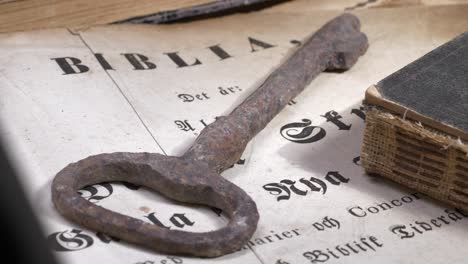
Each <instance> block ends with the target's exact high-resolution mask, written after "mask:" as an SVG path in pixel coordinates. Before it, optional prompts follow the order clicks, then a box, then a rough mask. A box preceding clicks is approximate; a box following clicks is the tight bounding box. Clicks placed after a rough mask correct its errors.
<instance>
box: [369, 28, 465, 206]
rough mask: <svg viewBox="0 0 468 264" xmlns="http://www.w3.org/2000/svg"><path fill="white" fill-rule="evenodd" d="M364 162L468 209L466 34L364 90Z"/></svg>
mask: <svg viewBox="0 0 468 264" xmlns="http://www.w3.org/2000/svg"><path fill="white" fill-rule="evenodd" d="M365 101H366V103H367V104H368V106H369V107H370V109H369V111H368V112H367V120H366V123H367V124H366V129H365V135H364V143H363V147H362V155H361V158H362V164H363V166H364V168H365V169H366V171H367V172H368V173H375V174H378V175H382V176H384V177H387V178H389V179H392V180H394V181H396V182H398V183H401V184H404V185H406V186H408V187H410V188H413V189H415V190H418V191H420V192H422V193H425V194H427V195H429V196H432V197H434V198H436V199H439V200H441V201H444V202H446V203H448V204H450V205H452V206H455V207H458V208H462V209H464V210H467V211H468V145H467V141H468V32H465V33H464V34H462V35H460V36H458V37H456V38H454V39H453V40H451V41H450V42H447V43H446V44H444V45H442V46H440V47H438V48H436V49H435V50H433V51H431V52H430V53H428V54H426V55H424V56H423V57H421V58H420V59H418V60H416V61H414V62H413V63H411V64H409V65H407V66H406V67H404V68H403V69H401V70H399V71H397V72H395V73H394V74H392V75H390V76H388V77H386V78H385V79H383V80H382V81H380V82H379V83H377V85H375V86H372V87H370V88H369V89H368V90H367V92H366V98H365Z"/></svg>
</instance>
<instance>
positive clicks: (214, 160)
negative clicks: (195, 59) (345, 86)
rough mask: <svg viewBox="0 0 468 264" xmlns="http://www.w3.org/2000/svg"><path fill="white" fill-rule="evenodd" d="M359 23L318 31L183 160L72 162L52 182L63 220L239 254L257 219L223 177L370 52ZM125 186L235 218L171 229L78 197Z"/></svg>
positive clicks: (179, 249) (147, 242) (120, 156)
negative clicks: (266, 132)
mask: <svg viewBox="0 0 468 264" xmlns="http://www.w3.org/2000/svg"><path fill="white" fill-rule="evenodd" d="M359 29H360V23H359V19H358V18H357V17H355V16H354V15H351V14H343V15H340V16H338V17H336V18H334V19H333V20H331V21H329V22H328V23H327V24H325V25H324V26H323V27H322V28H320V29H319V30H318V31H317V32H316V33H315V34H314V35H313V36H312V37H311V38H310V39H308V40H307V41H306V42H304V44H303V45H302V46H301V47H300V48H298V49H297V50H296V52H294V54H292V55H291V57H290V58H289V59H288V60H286V61H285V62H284V63H283V64H282V65H281V66H279V67H278V68H277V69H276V70H275V71H273V72H272V73H271V74H270V76H268V77H267V78H266V79H265V81H264V82H263V83H262V84H261V85H260V87H259V88H257V89H256V90H255V91H254V92H253V93H252V94H251V95H250V96H249V97H248V98H247V99H246V100H245V101H244V102H242V104H240V105H239V106H238V107H237V108H235V109H234V110H233V111H232V112H231V114H229V115H228V116H223V117H220V118H218V119H217V120H216V121H215V122H213V123H212V124H210V125H209V126H207V127H206V128H205V129H203V130H202V131H201V133H200V135H199V136H198V138H197V139H196V140H195V143H194V144H193V145H192V146H191V147H190V149H189V150H188V151H187V152H186V153H185V154H184V155H182V156H181V157H172V156H164V155H160V154H156V153H126V152H124V153H122V152H119V153H110V154H99V155H96V156H91V157H88V158H85V159H83V160H80V161H78V162H76V163H72V164H69V165H68V166H67V167H65V168H64V169H63V170H61V171H60V172H59V173H58V174H57V175H56V177H55V179H54V181H53V183H52V200H53V203H54V204H55V207H56V208H57V210H58V211H59V212H60V213H61V214H63V215H64V216H65V217H66V218H68V219H70V220H72V221H75V222H77V223H79V224H81V225H83V226H85V227H88V228H90V229H93V230H96V231H100V232H103V233H106V234H108V235H111V236H114V237H118V238H121V239H122V240H125V241H128V242H131V243H135V244H139V245H142V246H145V247H148V248H151V249H154V250H156V251H159V252H165V253H170V254H184V255H194V256H204V257H216V256H221V255H224V254H228V253H231V252H234V251H237V250H239V249H240V248H241V247H242V246H243V245H244V244H245V243H246V242H247V241H248V240H249V239H250V237H251V236H252V234H253V233H254V231H255V229H256V227H257V222H258V219H259V215H258V211H257V206H256V204H255V202H254V201H253V200H252V199H251V198H250V196H249V195H248V194H246V193H245V192H244V191H243V190H242V189H241V188H239V187H237V186H236V185H234V184H232V183H231V182H229V181H227V180H225V179H224V178H223V177H221V176H220V173H221V172H222V171H224V170H226V169H227V168H229V167H230V166H231V165H233V164H234V163H235V162H237V161H238V160H239V158H240V157H241V154H242V152H243V151H244V149H245V147H246V145H247V143H248V142H249V141H250V139H252V137H254V136H255V135H256V134H257V133H258V132H260V131H261V130H262V129H263V128H264V127H265V126H266V125H267V124H268V122H269V121H270V120H271V119H273V117H275V115H276V114H278V113H279V112H280V111H281V109H283V108H284V106H286V104H287V103H288V102H289V101H291V99H293V98H294V97H295V96H296V95H298V94H299V93H300V92H301V91H302V90H303V89H304V88H305V87H306V86H307V85H308V84H309V83H310V82H311V81H312V79H314V78H315V77H316V76H317V75H318V74H319V73H321V72H322V71H324V70H338V71H342V70H347V69H349V68H350V67H351V66H353V65H354V63H355V62H356V61H357V59H358V58H359V56H361V55H362V54H364V52H365V51H366V49H367V46H368V42H367V37H366V35H364V34H363V33H361V32H360V31H359ZM109 181H125V182H130V183H134V184H137V185H142V186H146V187H148V188H150V189H153V190H155V191H158V192H159V193H161V194H163V195H165V196H167V197H169V198H172V199H174V200H177V201H180V202H186V203H194V204H201V205H207V206H211V207H216V208H220V209H222V210H223V212H225V213H226V214H227V215H228V216H229V218H230V220H229V223H228V224H227V225H226V226H225V227H222V228H220V229H218V230H215V231H210V232H204V233H194V232H184V231H178V230H169V229H166V228H163V227H159V226H156V225H153V224H150V223H147V222H145V221H143V220H140V219H136V218H133V217H130V216H127V215H122V214H119V213H116V212H113V211H110V210H108V209H105V208H102V207H100V206H97V205H95V204H93V203H91V202H89V201H87V200H85V199H84V198H82V197H81V196H80V195H79V194H78V192H77V191H78V190H79V189H80V188H83V187H85V186H87V185H91V184H96V183H101V182H109Z"/></svg>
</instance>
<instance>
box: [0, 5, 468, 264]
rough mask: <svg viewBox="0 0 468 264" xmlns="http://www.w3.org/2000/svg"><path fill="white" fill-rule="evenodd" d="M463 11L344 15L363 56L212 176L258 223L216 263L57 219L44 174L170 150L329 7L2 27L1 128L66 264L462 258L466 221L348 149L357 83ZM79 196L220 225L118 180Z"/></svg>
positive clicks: (159, 220)
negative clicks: (77, 26) (107, 157)
mask: <svg viewBox="0 0 468 264" xmlns="http://www.w3.org/2000/svg"><path fill="white" fill-rule="evenodd" d="M467 13H468V6H462V5H460V6H455V5H454V6H442V7H441V6H439V7H437V8H434V7H424V8H422V7H408V8H404V9H384V8H382V9H375V10H357V11H355V14H356V15H357V16H358V17H359V18H360V19H361V24H362V30H363V32H365V33H366V34H367V36H368V37H369V43H370V46H369V50H368V51H367V53H366V54H365V55H364V56H363V57H362V58H361V59H360V60H359V61H358V63H357V64H356V65H355V66H354V67H353V68H352V69H351V70H349V71H347V72H344V73H323V74H321V75H320V76H319V77H318V78H317V79H315V80H314V81H313V82H312V83H311V84H310V85H309V87H307V88H306V90H305V91H304V92H303V93H302V94H300V95H299V96H298V97H297V98H295V99H294V100H293V101H291V102H290V104H289V105H288V106H287V107H286V108H285V109H284V110H283V111H282V112H281V113H280V114H279V115H278V116H277V117H276V118H275V119H273V121H272V122H271V123H270V124H269V125H268V126H267V127H266V128H265V129H264V130H263V131H262V132H261V133H260V134H259V135H257V136H256V137H255V138H254V139H253V140H252V141H251V142H250V144H249V145H248V147H247V149H246V151H245V152H244V154H243V156H242V158H241V159H240V160H239V162H238V163H237V164H235V165H234V166H233V168H231V169H229V170H227V171H226V172H225V173H223V176H224V177H226V178H227V179H229V180H230V181H232V182H233V183H235V184H236V185H238V186H240V187H241V188H242V189H244V190H245V191H246V192H247V193H248V194H249V195H250V196H251V197H252V198H253V199H254V200H255V201H256V203H257V207H258V209H259V213H260V222H259V225H258V229H257V231H256V233H255V234H254V236H253V237H252V239H251V241H250V242H249V243H248V244H246V245H245V247H244V248H243V249H242V250H240V251H239V252H237V253H234V254H230V255H226V256H223V257H220V258H215V259H198V258H193V257H175V256H167V255H164V254H159V253H156V252H152V251H149V250H145V249H142V248H139V247H136V246H133V245H129V244H127V243H125V242H122V241H119V240H118V239H116V238H113V237H109V236H107V235H106V234H102V233H96V232H95V231H92V230H88V229H86V228H83V227H81V226H78V225H76V224H74V223H72V222H69V221H67V220H66V219H64V218H63V217H62V216H61V215H60V214H58V213H57V211H56V210H55V209H54V207H53V205H52V203H51V198H50V185H51V181H52V179H53V177H54V175H55V174H56V173H57V172H58V171H59V170H61V169H62V168H63V167H65V166H66V165H67V164H69V163H71V162H75V161H78V160H80V159H82V158H85V157H87V156H89V155H93V154H99V153H102V152H106V153H109V152H116V151H129V152H157V153H163V154H167V155H181V154H182V153H183V152H184V151H185V150H186V149H187V148H188V147H189V146H190V145H191V143H192V142H193V141H194V139H195V138H196V137H197V135H198V134H199V133H200V131H201V130H202V129H203V128H204V127H205V126H206V125H207V124H209V123H211V122H213V121H214V120H215V118H216V117H217V116H221V115H226V114H228V113H229V112H230V110H232V109H233V108H234V107H235V106H236V105H238V104H239V102H241V101H242V100H243V99H244V98H246V97H247V96H248V95H249V94H250V93H251V92H252V91H253V90H254V89H255V88H256V87H257V86H258V85H259V84H260V83H261V82H262V80H263V79H264V78H265V77H266V76H267V75H268V73H269V72H270V71H271V70H272V69H274V67H275V66H277V65H278V64H279V63H280V62H281V61H282V60H283V59H284V57H285V56H286V55H287V54H290V53H291V52H292V51H293V50H294V49H295V48H296V47H297V46H298V45H300V44H301V41H302V40H303V39H305V38H306V37H307V36H309V35H310V34H311V33H312V32H314V31H315V30H317V29H318V28H319V27H320V26H321V25H323V24H324V23H325V22H326V21H327V20H329V19H331V18H332V17H334V16H336V15H338V14H339V11H329V12H328V11H327V12H317V13H314V12H294V13H288V12H285V13H281V12H278V13H271V12H270V13H269V12H259V13H249V14H240V15H233V16H228V17H224V18H216V19H209V20H204V21H197V22H192V23H181V24H172V25H161V26H153V25H114V26H104V27H96V28H91V29H88V30H85V31H81V32H75V33H72V32H70V31H68V30H66V29H56V30H44V31H36V32H22V33H11V34H2V35H0V48H1V50H2V54H1V55H0V63H1V65H2V69H1V71H0V93H1V97H0V118H1V124H2V130H1V133H2V137H5V138H6V139H7V140H8V143H9V149H10V152H11V154H12V156H13V157H14V159H15V161H16V162H17V167H18V168H19V169H20V170H21V172H22V174H23V178H22V179H21V180H22V183H23V184H24V186H25V188H26V190H27V191H28V194H29V198H30V200H31V201H32V203H33V205H34V207H35V209H36V212H37V214H38V215H39V217H40V220H41V221H42V224H43V225H44V227H45V229H46V232H47V236H48V242H49V243H50V246H51V248H52V249H53V250H54V251H55V252H56V253H57V256H59V257H60V259H62V260H63V262H64V263H291V264H292V263H325V262H327V263H357V262H358V263H375V262H377V261H378V262H379V263H416V262H418V263H419V262H421V263H422V262H424V263H441V262H447V263H463V262H464V261H465V260H466V258H467V257H468V252H466V250H465V249H466V247H465V245H466V242H467V241H468V240H467V237H468V222H467V218H466V217H467V215H464V214H463V213H462V212H459V211H456V210H455V209H454V208H449V207H447V206H444V205H443V204H439V203H437V202H435V201H433V200H431V199H429V198H427V197H425V196H423V195H421V194H419V193H415V192H413V191H411V190H408V189H405V188H402V187H400V186H398V185H395V184H392V183H390V182H388V181H386V180H384V179H381V178H379V177H371V176H368V175H365V174H364V173H363V170H362V168H361V167H360V166H359V152H360V145H361V140H362V133H363V126H364V119H365V112H364V111H363V109H362V107H361V100H362V99H363V97H364V92H365V90H366V88H367V87H369V86H370V85H371V84H374V83H376V82H377V81H379V80H380V79H382V78H383V77H385V76H387V75H389V74H390V73H392V72H394V71H396V70H398V69H399V68H401V67H403V66H404V65H406V64H408V63H410V62H411V61H413V60H415V59H417V58H418V57H420V56H422V55H423V54H425V53H427V52H429V51H430V50H432V49H434V48H435V47H437V46H438V45H441V44H442V43H444V42H446V41H448V40H449V39H451V38H453V37H454V36H456V35H458V34H460V33H462V32H463V31H465V30H466V29H467V28H468V17H467V16H466V14H467ZM81 194H82V196H83V197H85V198H86V199H88V200H89V201H91V202H93V203H96V204H98V205H100V206H103V207H106V208H109V209H112V210H115V211H118V212H120V213H124V214H128V215H131V216H133V217H136V218H139V219H141V220H144V221H148V222H149V223H153V224H155V225H159V226H163V227H166V228H170V229H176V230H184V231H199V232H203V231H209V230H214V229H216V228H219V227H221V226H223V225H224V224H225V223H226V222H227V219H226V216H224V215H223V214H222V213H221V212H219V211H217V210H215V209H212V208H206V207H198V206H190V205H185V204H180V203H176V202H173V201H171V200H168V199H166V198H164V197H163V196H161V195H158V194H156V193H154V192H152V191H150V190H148V189H145V188H141V187H139V186H134V185H130V184H124V183H103V184H98V185H93V186H89V187H87V188H85V189H83V190H82V191H81Z"/></svg>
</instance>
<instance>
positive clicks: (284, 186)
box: [263, 171, 349, 202]
mask: <svg viewBox="0 0 468 264" xmlns="http://www.w3.org/2000/svg"><path fill="white" fill-rule="evenodd" d="M325 180H326V181H327V182H328V183H331V184H332V185H337V186H338V185H340V184H341V183H348V182H349V179H348V178H345V177H343V176H342V175H341V174H340V173H339V172H338V171H329V172H327V175H326V176H325ZM296 183H297V182H296V181H293V180H289V179H284V180H281V181H280V182H279V183H268V184H265V185H263V189H265V190H266V191H267V192H269V193H270V194H271V195H274V196H276V200H277V201H278V202H279V201H281V200H289V198H291V192H292V193H294V194H297V195H300V196H305V195H306V194H307V193H308V191H311V192H321V193H322V194H325V193H326V192H327V183H326V182H325V181H323V180H321V179H318V178H315V177H310V179H308V180H307V179H304V178H302V179H300V180H299V183H298V184H296ZM301 187H303V188H301Z"/></svg>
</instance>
